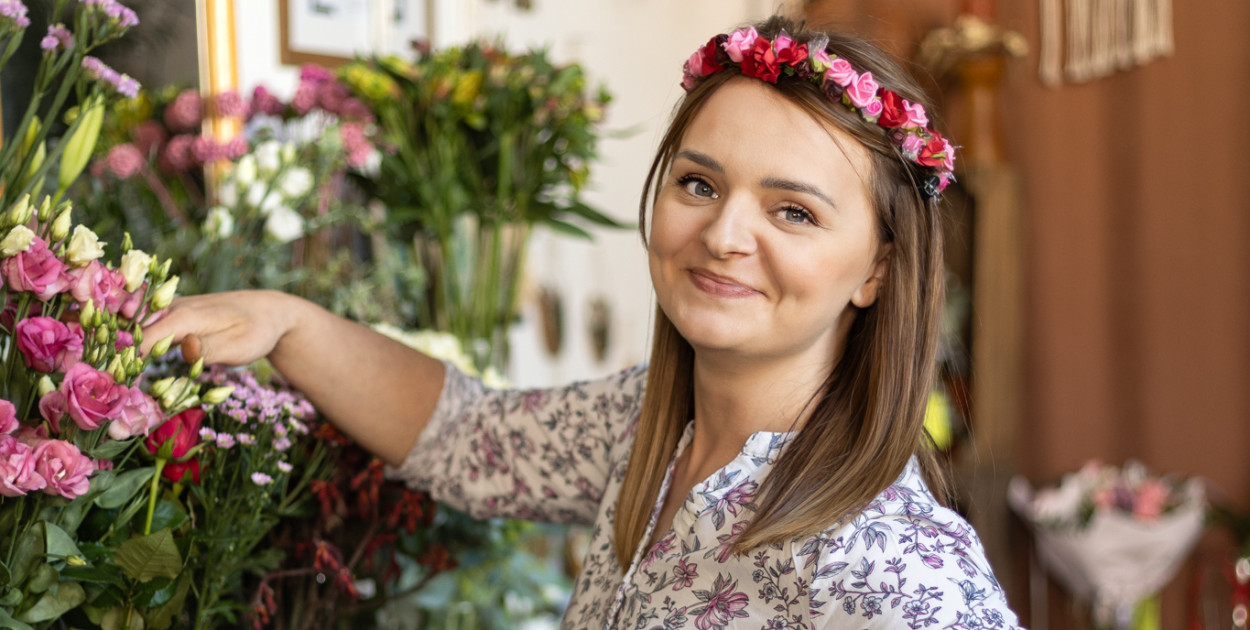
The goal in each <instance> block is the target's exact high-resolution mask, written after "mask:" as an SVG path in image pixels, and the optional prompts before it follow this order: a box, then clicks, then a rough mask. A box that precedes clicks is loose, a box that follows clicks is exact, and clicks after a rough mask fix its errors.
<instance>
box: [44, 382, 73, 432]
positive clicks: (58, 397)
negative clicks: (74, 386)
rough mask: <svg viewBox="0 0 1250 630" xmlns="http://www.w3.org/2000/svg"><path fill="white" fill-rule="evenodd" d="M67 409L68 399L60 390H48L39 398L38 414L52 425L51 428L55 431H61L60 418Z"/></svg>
mask: <svg viewBox="0 0 1250 630" xmlns="http://www.w3.org/2000/svg"><path fill="white" fill-rule="evenodd" d="M68 411H69V405H68V401H67V399H66V398H65V394H63V393H61V391H60V390H55V391H50V392H48V393H46V394H44V395H43V398H40V399H39V415H40V416H41V417H43V419H44V420H47V421H48V424H50V425H52V430H53V431H54V432H56V433H60V432H61V418H64V417H65V414H66V412H68Z"/></svg>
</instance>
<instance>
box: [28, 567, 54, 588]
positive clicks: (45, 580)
mask: <svg viewBox="0 0 1250 630" xmlns="http://www.w3.org/2000/svg"><path fill="white" fill-rule="evenodd" d="M59 579H61V575H60V574H59V573H57V572H56V569H53V568H52V565H50V564H46V563H45V564H41V565H39V568H38V569H35V574H34V575H32V576H30V581H29V582H27V583H26V589H27V590H29V591H30V592H32V593H43V592H45V591H47V590H48V589H50V588H52V585H53V584H56V582H57V580H59Z"/></svg>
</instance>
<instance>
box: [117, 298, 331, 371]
mask: <svg viewBox="0 0 1250 630" xmlns="http://www.w3.org/2000/svg"><path fill="white" fill-rule="evenodd" d="M311 306H312V305H311V304H310V303H308V302H306V301H304V300H301V299H299V298H296V297H294V296H290V295H287V294H285V293H279V292H277V291H231V292H228V293H210V294H207V295H195V296H190V297H181V298H178V299H176V300H174V302H173V304H171V305H170V307H169V312H168V313H166V315H165V316H164V317H163V318H161V319H160V320H159V321H157V322H156V323H154V324H152V325H151V326H148V327H147V328H144V329H143V343H142V344H141V346H140V352H141V353H142V354H145V355H146V354H148V353H149V352H151V351H152V347H153V346H154V345H155V344H156V343H157V342H158V341H161V340H162V339H165V338H166V337H169V336H170V335H172V336H173V344H172V345H175V346H176V345H179V344H181V346H182V355H183V357H184V358H186V360H187V361H188V362H194V361H196V360H197V359H200V358H203V359H204V362H205V363H208V364H222V365H247V364H248V363H251V362H253V361H255V360H257V359H259V358H261V357H265V356H268V355H269V353H271V352H273V350H274V348H275V347H276V346H277V345H278V342H279V341H281V340H282V337H283V335H285V334H286V333H287V331H288V330H290V329H291V328H292V327H293V326H294V325H295V322H297V321H298V319H299V314H300V312H301V311H302V310H306V309H308V308H309V307H311Z"/></svg>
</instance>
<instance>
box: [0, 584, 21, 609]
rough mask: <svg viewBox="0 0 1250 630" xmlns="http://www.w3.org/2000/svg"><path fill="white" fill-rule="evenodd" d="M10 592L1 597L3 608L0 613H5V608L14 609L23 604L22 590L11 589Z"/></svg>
mask: <svg viewBox="0 0 1250 630" xmlns="http://www.w3.org/2000/svg"><path fill="white" fill-rule="evenodd" d="M8 591H9V592H7V593H5V594H4V597H0V607H2V608H0V612H4V611H3V608H12V607H14V606H16V605H18V604H20V603H22V591H21V589H16V588H10V589H8Z"/></svg>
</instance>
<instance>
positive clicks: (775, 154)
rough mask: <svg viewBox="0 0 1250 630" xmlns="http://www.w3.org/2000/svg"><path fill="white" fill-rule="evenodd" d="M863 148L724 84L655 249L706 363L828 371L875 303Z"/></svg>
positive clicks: (670, 182)
mask: <svg viewBox="0 0 1250 630" xmlns="http://www.w3.org/2000/svg"><path fill="white" fill-rule="evenodd" d="M869 177H870V160H869V156H868V153H867V149H866V148H864V147H863V146H861V145H860V144H859V143H858V142H857V141H856V140H854V139H852V138H851V137H850V136H848V135H846V134H845V133H843V132H841V131H839V130H838V129H836V128H834V127H833V126H831V125H827V124H823V123H820V122H817V121H816V120H815V119H813V118H812V117H811V116H810V115H809V114H808V113H807V112H806V111H804V110H803V109H801V108H800V107H799V106H797V105H795V104H793V103H791V102H790V101H788V100H786V99H785V97H783V96H781V95H779V94H777V93H775V92H774V91H773V89H772V88H769V87H767V86H765V85H763V84H762V83H759V82H758V81H754V80H751V79H740V80H739V79H735V80H732V81H730V82H729V83H727V84H725V85H724V86H722V87H721V88H720V89H719V90H718V91H717V92H716V93H715V94H713V95H712V96H711V97H710V99H709V100H708V102H707V103H706V104H705V105H704V107H703V109H702V111H700V112H699V114H698V115H697V116H696V117H695V119H694V120H693V121H692V124H691V126H690V128H689V129H688V130H687V132H686V135H685V139H684V140H683V141H682V143H681V146H680V147H679V148H678V151H677V153H676V157H675V158H674V160H673V164H672V168H671V171H670V172H669V173H668V174H667V177H666V179H665V181H664V183H663V186H662V188H661V190H660V194H659V197H658V199H657V201H656V204H655V210H654V212H653V217H652V220H651V234H650V238H649V241H648V244H649V246H648V249H649V258H650V267H651V280H652V282H653V283H654V285H655V291H656V296H657V298H658V300H659V303H660V306H661V308H663V309H664V312H665V314H666V315H668V317H669V319H670V320H672V322H673V324H674V325H675V326H676V327H677V330H678V331H680V332H681V334H682V336H683V337H685V339H686V340H687V341H689V342H690V344H691V345H692V346H693V347H694V349H695V351H696V353H698V354H699V355H700V356H708V355H709V353H724V354H727V355H728V356H733V357H739V358H748V359H756V360H776V359H791V358H794V359H799V360H802V361H805V362H813V363H816V362H819V363H818V365H819V366H821V367H825V366H832V364H833V363H834V362H835V361H836V359H837V357H838V356H839V355H840V353H841V351H842V346H843V344H844V341H845V338H846V334H847V331H848V330H849V328H850V324H851V322H852V321H853V319H854V314H855V313H854V309H853V308H851V306H850V305H852V304H853V305H855V306H858V307H865V306H868V305H870V304H872V302H873V301H874V300H875V299H876V294H877V289H878V286H879V284H880V279H881V277H882V274H883V273H884V272H885V269H886V264H887V254H888V248H883V247H880V246H879V244H878V241H877V238H876V227H875V226H876V218H875V216H874V212H873V209H872V206H871V204H870V202H869V198H870V197H869V193H868V178H869Z"/></svg>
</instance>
